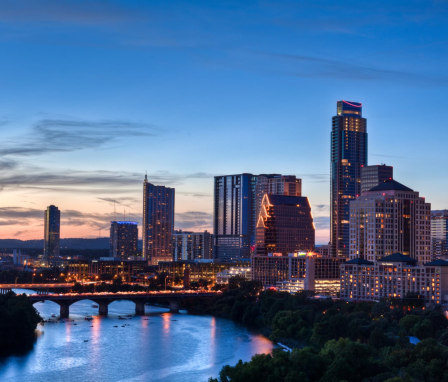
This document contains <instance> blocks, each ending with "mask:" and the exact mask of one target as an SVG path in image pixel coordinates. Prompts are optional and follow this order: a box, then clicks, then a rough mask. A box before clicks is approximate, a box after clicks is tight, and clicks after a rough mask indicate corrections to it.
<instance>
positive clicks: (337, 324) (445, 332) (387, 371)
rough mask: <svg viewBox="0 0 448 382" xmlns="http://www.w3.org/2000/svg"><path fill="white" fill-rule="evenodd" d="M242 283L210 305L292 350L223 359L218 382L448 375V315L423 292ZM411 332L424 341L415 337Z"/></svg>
mask: <svg viewBox="0 0 448 382" xmlns="http://www.w3.org/2000/svg"><path fill="white" fill-rule="evenodd" d="M244 283H245V282H244V281H242V280H239V281H238V282H234V283H233V284H232V285H233V286H232V288H229V289H228V290H227V291H226V292H225V293H223V295H222V296H221V297H219V298H217V299H216V300H215V302H214V303H213V304H212V305H211V306H210V307H209V308H208V310H207V312H208V313H211V314H215V315H220V316H223V317H227V318H232V319H234V320H236V321H239V322H242V323H244V324H246V325H252V326H255V327H258V328H259V329H260V330H262V331H263V332H264V333H268V334H270V338H271V339H273V340H274V341H279V342H283V343H286V344H287V345H288V346H290V347H293V348H294V349H293V351H292V352H290V353H287V352H284V351H280V350H274V352H273V354H272V355H257V356H255V357H253V359H252V361H250V362H241V361H240V362H239V363H238V364H237V365H235V366H234V367H231V366H226V367H224V368H223V369H222V371H221V373H220V378H219V381H221V382H224V381H226V382H227V381H229V382H230V381H232V382H234V381H244V382H250V381H254V382H255V381H256V382H260V381H286V382H292V381H305V382H306V381H310V382H311V381H321V382H327V381H347V382H349V381H372V382H380V381H381V382H383V381H389V382H414V381H446V382H448V373H446V372H445V370H446V368H447V366H448V348H447V345H448V321H447V319H446V318H445V317H444V315H443V312H442V310H441V309H440V308H437V307H435V308H429V309H428V308H427V307H423V306H422V305H421V300H420V298H419V297H418V296H410V297H409V299H408V300H409V301H407V302H406V301H405V302H402V303H399V302H397V301H393V300H383V301H380V302H379V303H346V302H342V301H331V300H319V299H312V298H309V296H307V295H306V294H304V293H301V294H297V295H291V294H287V293H278V292H274V291H264V292H257V289H254V288H251V287H248V285H245V284H244ZM409 336H415V337H417V338H418V339H419V340H420V342H419V343H418V344H417V345H412V344H410V343H409ZM304 346H306V347H304Z"/></svg>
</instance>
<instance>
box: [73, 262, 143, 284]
mask: <svg viewBox="0 0 448 382" xmlns="http://www.w3.org/2000/svg"><path fill="white" fill-rule="evenodd" d="M146 268H147V262H146V261H127V260H121V261H119V260H106V261H103V260H92V261H87V260H72V261H70V262H69V263H68V268H67V276H68V277H71V278H73V279H75V280H78V281H81V280H87V279H89V280H102V279H107V280H109V279H117V278H119V279H121V280H122V281H125V282H131V281H135V280H136V279H137V277H138V275H139V274H141V273H143V272H145V270H146Z"/></svg>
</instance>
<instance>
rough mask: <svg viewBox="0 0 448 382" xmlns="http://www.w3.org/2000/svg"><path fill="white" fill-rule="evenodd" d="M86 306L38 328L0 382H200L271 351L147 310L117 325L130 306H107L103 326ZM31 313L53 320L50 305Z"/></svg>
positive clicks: (238, 330) (221, 327) (229, 326)
mask: <svg viewBox="0 0 448 382" xmlns="http://www.w3.org/2000/svg"><path fill="white" fill-rule="evenodd" d="M93 304H94V303H93V302H92V301H89V300H85V301H80V302H77V303H75V304H73V305H71V306H70V320H68V321H67V320H66V321H65V322H63V321H57V322H54V323H45V325H44V326H39V327H38V330H39V333H40V335H39V338H38V339H37V342H36V344H35V345H34V348H33V350H32V351H30V352H29V353H27V354H26V355H24V356H14V357H8V358H6V359H4V360H1V361H0V381H2V382H12V381H14V382H16V381H26V382H47V381H61V382H65V381H67V382H76V381H83V382H89V381H98V382H101V381H105V382H106V381H107V382H115V381H117V382H118V381H120V382H139V381H164V382H166V381H182V382H189V381H192V382H193V381H194V382H199V381H207V380H208V378H209V377H211V376H213V377H216V376H217V375H218V373H219V371H220V370H221V368H222V367H223V366H224V365H227V364H230V365H234V364H235V363H236V362H238V360H240V359H242V360H244V361H248V360H250V358H251V357H252V356H253V355H254V354H257V353H269V352H271V350H272V348H273V344H272V343H271V342H270V341H269V340H267V339H266V338H265V337H263V336H261V335H258V334H254V333H251V332H249V331H248V330H247V329H245V328H243V327H241V326H239V325H237V324H235V323H233V322H232V321H229V320H225V319H219V318H214V317H210V316H191V315H188V314H186V313H178V314H172V313H169V312H167V310H166V309H163V308H156V307H150V306H146V315H145V316H132V317H130V318H127V319H119V316H120V315H121V316H124V315H129V314H132V313H134V311H135V305H134V303H133V302H130V301H116V302H113V303H112V304H110V305H109V316H108V317H106V318H103V317H99V316H97V314H98V308H94V307H93V306H92V305H93ZM34 306H35V307H36V309H37V310H38V311H39V313H40V314H41V316H42V317H43V318H45V319H49V318H51V315H52V314H55V315H56V316H58V315H59V305H57V304H56V303H52V302H49V301H47V302H45V303H37V304H35V305H34ZM86 315H92V316H93V320H92V321H86V320H85V319H84V317H85V316H86Z"/></svg>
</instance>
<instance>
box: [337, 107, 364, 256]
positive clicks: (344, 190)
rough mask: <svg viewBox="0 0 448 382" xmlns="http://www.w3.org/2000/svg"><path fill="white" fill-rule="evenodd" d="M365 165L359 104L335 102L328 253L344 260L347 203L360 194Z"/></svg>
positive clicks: (346, 234)
mask: <svg viewBox="0 0 448 382" xmlns="http://www.w3.org/2000/svg"><path fill="white" fill-rule="evenodd" d="M366 165H367V122H366V119H365V118H363V117H362V104H361V103H358V102H347V101H338V102H337V115H335V116H334V117H333V121H332V131H331V193H330V203H331V217H330V220H331V222H330V223H331V224H330V245H331V246H330V249H331V250H330V252H331V255H332V256H343V257H347V256H348V254H349V242H350V230H349V220H350V204H349V203H350V201H351V200H354V199H356V197H357V196H359V195H360V194H361V167H362V166H366Z"/></svg>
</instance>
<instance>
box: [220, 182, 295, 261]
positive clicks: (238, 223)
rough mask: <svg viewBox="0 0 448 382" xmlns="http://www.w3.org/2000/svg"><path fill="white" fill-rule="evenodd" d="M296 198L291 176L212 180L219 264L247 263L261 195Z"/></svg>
mask: <svg viewBox="0 0 448 382" xmlns="http://www.w3.org/2000/svg"><path fill="white" fill-rule="evenodd" d="M266 193H267V194H275V195H291V196H300V195H301V193H302V180H301V179H297V178H296V177H295V176H294V175H281V174H261V175H253V174H246V173H245V174H237V175H225V176H216V177H215V205H214V240H215V245H214V251H215V258H216V259H218V260H219V261H235V260H241V259H249V258H250V255H251V253H252V252H253V250H254V249H255V241H256V226H257V220H258V215H259V212H260V206H261V202H262V199H263V196H264V195H265V194H266Z"/></svg>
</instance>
